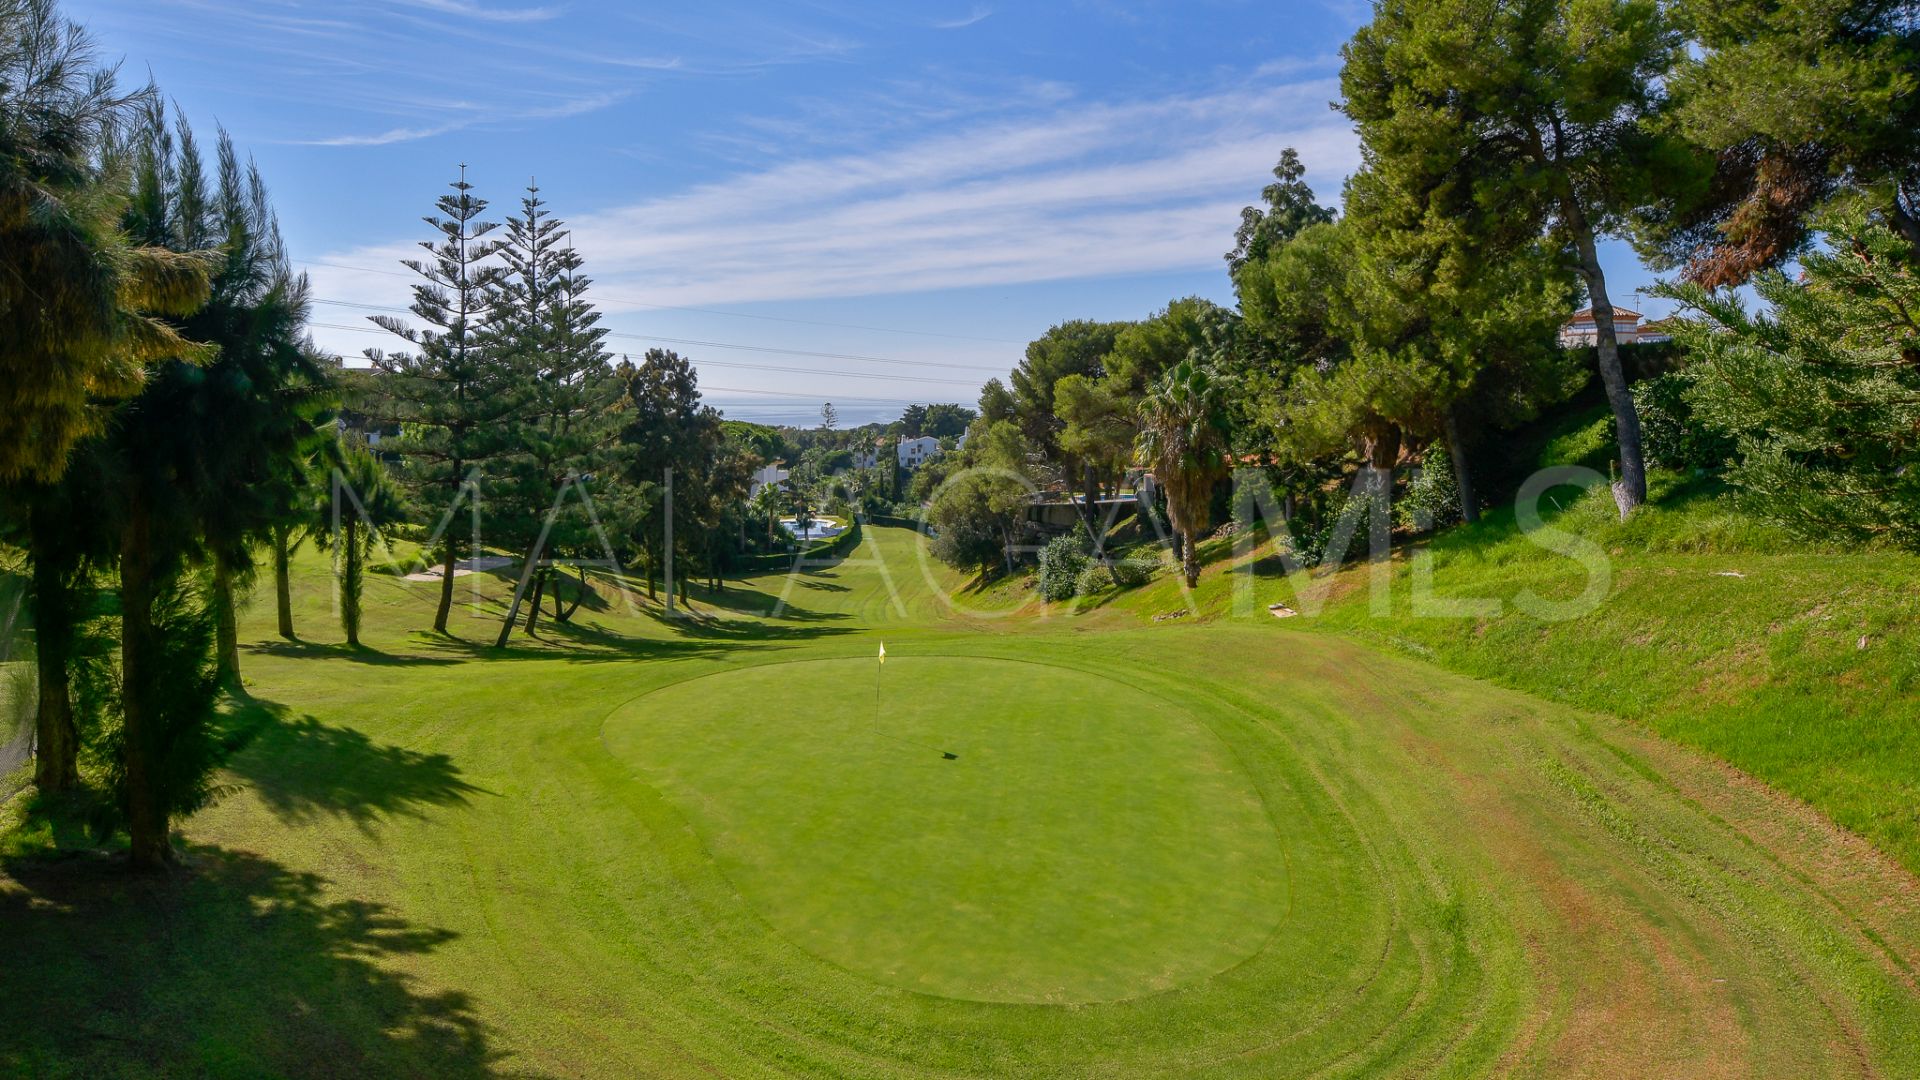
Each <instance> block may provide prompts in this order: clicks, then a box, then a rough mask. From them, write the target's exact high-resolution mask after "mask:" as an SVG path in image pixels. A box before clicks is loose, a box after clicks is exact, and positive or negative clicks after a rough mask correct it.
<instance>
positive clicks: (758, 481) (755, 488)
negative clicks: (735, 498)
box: [747, 465, 792, 502]
mask: <svg viewBox="0 0 1920 1080" xmlns="http://www.w3.org/2000/svg"><path fill="white" fill-rule="evenodd" d="M790 475H792V474H790V473H789V472H787V470H785V469H783V468H781V467H780V466H778V465H768V466H766V467H765V468H763V469H761V470H760V471H759V472H756V473H754V474H753V484H752V485H751V486H750V487H748V488H747V501H749V502H751V501H753V499H754V498H756V497H757V496H759V494H760V489H761V488H763V487H766V486H767V485H769V484H784V483H786V482H787V477H788V476H790Z"/></svg>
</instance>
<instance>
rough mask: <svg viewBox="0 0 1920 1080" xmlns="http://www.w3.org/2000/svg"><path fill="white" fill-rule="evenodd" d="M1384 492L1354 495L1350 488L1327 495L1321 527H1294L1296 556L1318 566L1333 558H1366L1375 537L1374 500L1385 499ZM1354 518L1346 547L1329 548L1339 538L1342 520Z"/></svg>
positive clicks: (1340, 560) (1366, 492) (1338, 560)
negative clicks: (1373, 530)
mask: <svg viewBox="0 0 1920 1080" xmlns="http://www.w3.org/2000/svg"><path fill="white" fill-rule="evenodd" d="M1385 497H1386V495H1385V494H1384V493H1381V492H1375V491H1364V492H1361V493H1360V494H1358V495H1356V494H1354V493H1353V492H1352V491H1351V490H1350V489H1343V490H1340V491H1337V492H1334V493H1333V494H1332V495H1330V496H1328V498H1327V505H1326V512H1325V514H1324V515H1323V516H1322V517H1321V519H1320V525H1319V527H1318V528H1314V527H1307V526H1303V527H1300V528H1297V529H1295V530H1294V534H1293V551H1294V557H1295V558H1297V559H1299V560H1300V561H1301V562H1303V563H1306V564H1307V565H1314V564H1316V563H1320V562H1323V561H1326V560H1328V559H1331V560H1333V561H1335V562H1344V561H1346V560H1349V559H1359V558H1365V557H1366V556H1367V555H1368V553H1369V552H1370V551H1371V546H1370V545H1371V540H1372V521H1373V512H1372V503H1373V501H1374V500H1376V499H1381V498H1385ZM1348 519H1351V522H1352V529H1353V532H1352V535H1351V536H1349V537H1348V539H1347V545H1346V548H1345V549H1344V550H1335V551H1329V550H1328V549H1329V548H1331V547H1332V546H1333V543H1334V540H1335V539H1336V538H1337V536H1338V534H1339V532H1340V529H1341V527H1342V522H1343V521H1346V520H1348Z"/></svg>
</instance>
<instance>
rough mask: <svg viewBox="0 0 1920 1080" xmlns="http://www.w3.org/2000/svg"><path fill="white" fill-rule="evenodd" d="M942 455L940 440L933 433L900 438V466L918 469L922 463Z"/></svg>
mask: <svg viewBox="0 0 1920 1080" xmlns="http://www.w3.org/2000/svg"><path fill="white" fill-rule="evenodd" d="M938 456H940V440H939V439H936V438H934V437H933V436H931V435H922V436H920V437H919V438H917V439H901V440H900V467H901V468H903V469H917V468H919V467H920V465H921V463H922V462H924V461H928V460H930V459H932V458H936V457H938Z"/></svg>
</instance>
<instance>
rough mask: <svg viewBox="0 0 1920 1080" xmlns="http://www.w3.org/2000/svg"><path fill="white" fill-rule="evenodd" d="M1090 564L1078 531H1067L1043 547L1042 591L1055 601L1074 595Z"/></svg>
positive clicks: (1041, 556) (1068, 598)
mask: <svg viewBox="0 0 1920 1080" xmlns="http://www.w3.org/2000/svg"><path fill="white" fill-rule="evenodd" d="M1088 565H1089V560H1088V557H1087V550H1086V543H1085V541H1083V540H1082V539H1081V538H1080V537H1079V536H1078V535H1076V534H1074V533H1067V534H1064V535H1061V536H1056V537H1054V538H1053V539H1052V540H1049V541H1047V545H1046V546H1045V547H1043V548H1041V549H1040V595H1041V596H1042V597H1044V598H1045V599H1047V600H1055V601H1057V600H1071V599H1073V597H1074V596H1076V595H1077V594H1078V593H1079V589H1080V575H1081V572H1082V571H1084V570H1086V569H1087V568H1088ZM1094 569H1098V567H1095V568H1094Z"/></svg>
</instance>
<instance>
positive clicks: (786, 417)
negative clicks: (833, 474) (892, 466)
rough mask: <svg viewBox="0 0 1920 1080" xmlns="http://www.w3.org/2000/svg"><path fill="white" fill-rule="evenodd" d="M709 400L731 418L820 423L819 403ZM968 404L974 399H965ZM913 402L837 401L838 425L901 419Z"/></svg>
mask: <svg viewBox="0 0 1920 1080" xmlns="http://www.w3.org/2000/svg"><path fill="white" fill-rule="evenodd" d="M705 400H706V403H707V404H709V405H711V406H713V407H714V408H716V409H719V410H720V412H721V414H722V415H724V416H725V417H726V418H727V419H729V420H750V421H752V422H753V423H756V424H768V425H771V426H774V427H801V428H817V427H819V426H820V403H819V402H813V403H808V402H804V401H801V402H794V403H792V404H788V403H786V402H777V401H767V400H765V399H761V400H758V401H747V400H741V399H732V400H730V399H726V398H712V397H710V398H706V399H705ZM961 403H962V404H965V405H967V406H969V407H971V406H972V405H973V402H972V401H970V400H969V401H963V402H961ZM909 404H913V403H912V402H906V401H902V402H898V403H894V404H879V405H875V404H872V403H871V402H863V403H859V404H846V405H842V404H840V403H839V402H835V403H834V406H833V408H834V412H835V413H836V414H837V419H838V423H837V425H836V426H838V427H843V428H855V427H864V426H866V425H867V424H887V423H891V422H893V421H895V420H898V419H900V414H901V413H902V412H904V411H905V410H906V407H907V406H908V405H909ZM919 404H921V405H931V404H934V402H933V401H931V400H928V401H922V402H919Z"/></svg>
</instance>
